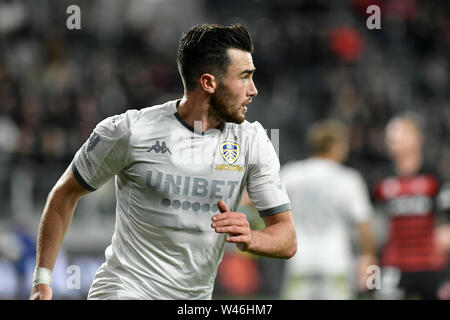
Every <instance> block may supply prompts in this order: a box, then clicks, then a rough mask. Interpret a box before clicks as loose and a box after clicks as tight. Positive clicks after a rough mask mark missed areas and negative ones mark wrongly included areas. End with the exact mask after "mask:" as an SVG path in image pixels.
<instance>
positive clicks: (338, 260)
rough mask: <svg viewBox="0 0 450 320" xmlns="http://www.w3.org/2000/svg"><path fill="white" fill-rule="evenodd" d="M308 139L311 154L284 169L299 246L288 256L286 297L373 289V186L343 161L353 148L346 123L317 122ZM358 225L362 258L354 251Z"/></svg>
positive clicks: (335, 295)
mask: <svg viewBox="0 0 450 320" xmlns="http://www.w3.org/2000/svg"><path fill="white" fill-rule="evenodd" d="M308 142H309V146H310V149H311V153H312V156H311V157H310V158H308V159H306V160H302V161H296V162H290V163H288V164H286V165H285V166H284V167H283V168H282V170H281V174H282V178H283V181H284V183H285V186H286V190H287V191H288V193H289V197H290V199H291V201H292V212H293V214H294V220H295V226H296V230H297V236H298V246H299V248H300V250H299V252H298V253H297V254H296V255H295V256H294V257H293V258H291V259H290V260H289V261H288V271H287V278H286V280H285V285H286V288H285V289H286V290H285V291H286V292H285V293H286V298H289V299H320V300H323V299H340V300H341V299H350V298H354V297H356V292H357V291H358V290H359V291H366V290H367V289H368V288H367V284H366V281H367V268H368V267H369V266H370V265H373V264H376V262H377V261H376V256H375V241H374V234H373V230H372V222H371V219H372V214H373V208H372V206H371V204H370V200H369V193H368V189H367V186H366V184H365V182H364V180H363V178H362V176H361V174H360V173H358V172H357V171H356V170H354V169H351V168H349V167H345V166H343V165H342V162H344V161H345V160H346V158H347V154H348V149H349V134H348V130H347V128H346V127H345V126H344V125H343V124H342V123H340V122H338V121H336V120H326V121H322V122H318V123H315V124H314V125H313V126H312V127H311V128H310V130H309V134H308ZM355 231H356V233H357V236H358V240H357V242H358V244H359V249H360V257H359V259H358V263H355V258H354V256H353V252H352V238H351V235H352V233H355Z"/></svg>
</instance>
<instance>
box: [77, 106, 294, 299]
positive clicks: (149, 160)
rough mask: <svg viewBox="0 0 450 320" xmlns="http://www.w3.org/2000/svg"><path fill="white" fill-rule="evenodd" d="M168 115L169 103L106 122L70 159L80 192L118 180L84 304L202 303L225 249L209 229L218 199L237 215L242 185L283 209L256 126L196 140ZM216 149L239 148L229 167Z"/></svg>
mask: <svg viewBox="0 0 450 320" xmlns="http://www.w3.org/2000/svg"><path fill="white" fill-rule="evenodd" d="M175 113H176V101H170V102H168V103H166V104H163V105H159V106H154V107H151V108H144V109H142V110H140V111H138V110H129V111H127V112H126V113H124V114H122V115H119V116H114V117H110V118H107V119H105V120H104V121H102V122H101V123H100V124H98V125H97V127H96V128H95V130H94V133H93V134H92V135H91V137H90V139H89V140H88V141H87V142H86V143H85V144H84V145H83V146H82V147H81V148H80V150H79V151H78V152H77V154H76V155H75V158H74V161H73V165H74V166H73V168H74V172H75V176H77V173H78V175H79V178H81V180H82V181H81V183H85V184H87V186H88V187H89V186H90V187H91V188H93V189H97V188H99V187H100V186H101V185H102V184H104V183H105V182H106V181H107V180H108V179H109V178H111V177H112V176H114V175H116V197H117V209H116V226H115V232H114V235H113V238H112V243H111V245H110V246H109V247H108V248H107V249H106V252H105V256H106V262H105V263H104V264H103V265H102V266H101V267H100V269H99V270H98V272H97V274H96V277H95V279H94V282H93V284H92V286H91V289H90V292H89V297H88V298H90V299H209V298H211V294H212V290H213V284H214V279H215V276H216V271H217V266H218V264H219V262H220V260H221V259H222V256H223V249H224V235H223V234H217V233H215V231H214V230H213V229H212V228H211V227H210V225H211V222H212V221H211V217H212V216H213V215H214V214H216V213H218V209H217V201H218V200H223V201H225V203H227V205H228V207H229V208H230V210H235V209H236V208H237V206H238V204H239V201H240V198H241V194H242V191H243V189H244V187H245V186H247V188H248V190H249V194H250V196H251V198H252V200H253V201H254V203H255V205H256V208H257V209H258V210H260V211H261V212H269V213H270V214H276V213H279V212H282V211H284V210H285V209H286V208H287V206H288V205H289V198H288V196H287V193H286V191H285V189H284V186H283V185H282V184H281V182H280V178H279V168H280V165H279V161H278V158H277V155H276V153H275V151H274V148H273V146H272V144H271V143H270V141H269V140H268V138H267V135H266V133H265V131H264V130H263V128H262V126H261V125H260V124H259V123H257V122H255V123H252V124H251V123H249V122H247V121H245V122H244V123H242V124H240V125H236V124H229V123H227V124H226V125H225V127H224V129H223V130H222V131H219V130H217V129H211V130H207V131H206V132H205V133H204V134H203V135H202V134H198V133H194V132H193V131H191V130H190V129H189V128H188V126H187V125H186V124H185V123H184V122H183V121H182V120H181V119H179V118H177V116H176V115H175ZM224 142H226V144H227V145H229V146H230V148H234V147H233V144H236V145H237V146H238V149H239V152H236V153H235V154H234V155H236V154H237V157H234V158H233V156H231V157H229V158H228V160H229V162H227V161H226V160H225V157H224V156H223V155H222V149H221V146H222V143H224ZM235 151H236V150H235ZM228 155H229V154H228ZM262 156H264V157H263V158H261V157H262ZM233 160H235V161H234V162H233Z"/></svg>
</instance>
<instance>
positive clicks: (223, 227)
mask: <svg viewBox="0 0 450 320" xmlns="http://www.w3.org/2000/svg"><path fill="white" fill-rule="evenodd" d="M218 206H219V209H220V212H221V213H220V214H217V215H215V216H213V217H212V220H213V223H212V224H211V227H212V228H214V229H215V231H216V232H218V233H228V234H229V235H228V236H227V238H226V240H227V241H228V242H231V243H236V246H237V247H238V248H239V249H240V250H242V251H248V252H251V253H254V254H258V255H262V256H266V257H273V258H283V259H288V258H290V257H292V256H293V255H294V254H295V253H296V251H297V236H296V233H295V228H294V221H293V218H292V212H291V211H284V212H281V213H278V214H276V215H272V216H267V217H264V218H263V220H264V223H265V225H266V227H265V228H264V229H262V230H250V228H249V223H248V221H247V218H246V217H245V214H243V213H240V212H230V211H229V210H228V207H227V206H226V204H225V203H224V202H223V201H219V202H218Z"/></svg>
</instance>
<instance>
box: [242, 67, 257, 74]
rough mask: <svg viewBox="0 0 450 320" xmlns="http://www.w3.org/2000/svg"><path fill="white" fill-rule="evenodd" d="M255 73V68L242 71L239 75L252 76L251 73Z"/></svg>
mask: <svg viewBox="0 0 450 320" xmlns="http://www.w3.org/2000/svg"><path fill="white" fill-rule="evenodd" d="M255 71H256V68H255V69H248V70H244V71H242V72H241V74H244V73H247V74H252V73H254V72H255Z"/></svg>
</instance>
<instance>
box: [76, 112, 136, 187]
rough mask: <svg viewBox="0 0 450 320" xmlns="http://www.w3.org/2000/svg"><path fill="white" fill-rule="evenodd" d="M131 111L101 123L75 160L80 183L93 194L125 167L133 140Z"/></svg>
mask: <svg viewBox="0 0 450 320" xmlns="http://www.w3.org/2000/svg"><path fill="white" fill-rule="evenodd" d="M130 132H131V130H130V111H128V112H127V113H124V114H120V115H115V116H112V117H109V118H106V119H105V120H103V121H102V122H100V123H99V124H98V125H97V126H96V127H95V129H94V131H93V132H92V134H91V136H90V137H89V139H88V140H87V141H86V142H85V143H84V144H83V145H82V146H81V148H80V149H79V150H78V152H77V153H76V154H75V157H74V159H73V161H72V171H73V173H74V176H75V178H76V179H77V181H78V182H79V183H80V184H81V185H82V186H83V187H85V188H86V189H87V190H90V191H94V190H96V189H98V188H99V187H101V186H102V185H103V184H105V183H106V182H107V181H108V180H109V179H110V178H111V177H113V176H114V175H116V174H117V173H118V172H120V171H121V170H122V169H123V168H124V167H125V165H126V160H127V153H128V145H129V139H130Z"/></svg>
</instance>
